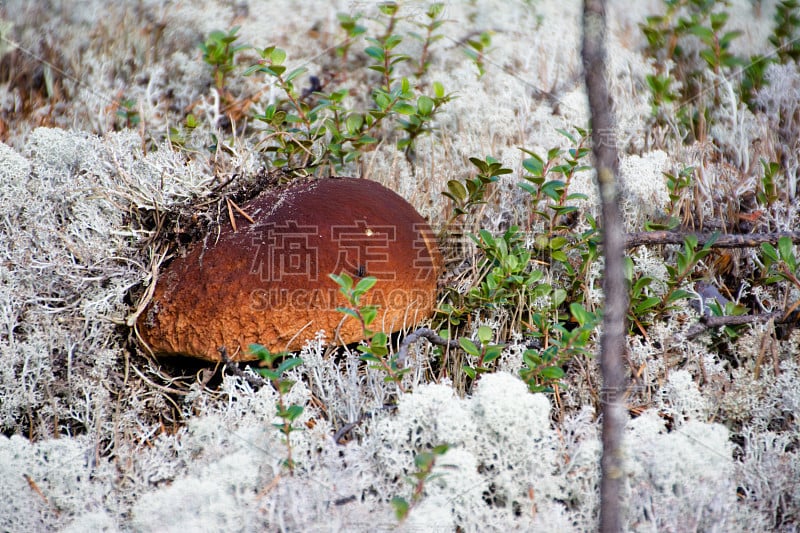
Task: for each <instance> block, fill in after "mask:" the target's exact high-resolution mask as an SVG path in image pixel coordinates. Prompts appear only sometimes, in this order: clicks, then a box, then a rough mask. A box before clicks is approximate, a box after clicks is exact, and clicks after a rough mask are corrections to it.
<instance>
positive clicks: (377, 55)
mask: <svg viewBox="0 0 800 533" xmlns="http://www.w3.org/2000/svg"><path fill="white" fill-rule="evenodd" d="M364 53H365V54H367V55H368V56H369V57H371V58H372V59H374V60H375V61H380V62H383V58H384V56H383V49H382V48H378V47H377V46H368V47H366V48H365V49H364Z"/></svg>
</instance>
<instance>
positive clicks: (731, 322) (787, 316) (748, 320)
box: [684, 309, 797, 340]
mask: <svg viewBox="0 0 800 533" xmlns="http://www.w3.org/2000/svg"><path fill="white" fill-rule="evenodd" d="M796 315H797V313H795V312H792V311H791V309H790V310H789V312H788V313H787V312H785V311H775V312H773V313H764V314H761V315H738V316H703V317H702V318H700V320H699V321H698V322H697V323H696V324H694V325H693V326H692V327H690V328H689V329H688V330H687V331H686V333H685V335H684V337H685V338H686V339H687V340H691V339H694V338H695V337H697V336H699V335H700V334H701V333H703V332H704V331H706V330H708V329H712V328H718V327H720V326H741V325H743V324H760V323H763V322H769V321H770V320H774V321H775V323H776V324H795V323H796V322H797V316H796Z"/></svg>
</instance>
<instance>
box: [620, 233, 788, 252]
mask: <svg viewBox="0 0 800 533" xmlns="http://www.w3.org/2000/svg"><path fill="white" fill-rule="evenodd" d="M690 235H693V236H695V237H696V238H697V244H698V245H700V246H704V245H705V244H706V243H707V242H708V241H709V240H710V239H711V237H712V236H713V235H714V234H713V233H693V232H691V231H637V232H633V233H628V234H626V235H625V248H635V247H636V246H652V245H657V244H683V240H684V239H685V238H686V237H688V236H690ZM781 237H789V238H790V239H792V242H793V243H795V244H800V231H786V232H776V233H748V234H723V235H718V236H717V240H716V241H714V244H712V245H711V248H754V247H756V246H761V245H762V244H763V243H765V242H768V243H772V244H775V243H777V242H778V239H780V238H781Z"/></svg>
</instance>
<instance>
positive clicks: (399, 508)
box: [384, 496, 409, 521]
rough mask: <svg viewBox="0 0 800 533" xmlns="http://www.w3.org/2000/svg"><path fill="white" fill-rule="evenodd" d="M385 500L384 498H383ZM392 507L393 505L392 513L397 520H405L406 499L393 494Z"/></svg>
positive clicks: (406, 514)
mask: <svg viewBox="0 0 800 533" xmlns="http://www.w3.org/2000/svg"><path fill="white" fill-rule="evenodd" d="M384 501H385V500H384ZM391 503H392V507H394V515H395V517H397V520H399V521H403V520H405V518H406V516H408V509H409V505H408V501H407V500H406V499H405V498H401V497H400V496H395V497H394V498H392V501H391Z"/></svg>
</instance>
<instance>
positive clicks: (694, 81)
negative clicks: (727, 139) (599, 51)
mask: <svg viewBox="0 0 800 533" xmlns="http://www.w3.org/2000/svg"><path fill="white" fill-rule="evenodd" d="M664 4H665V7H666V12H665V13H664V14H663V15H652V16H648V17H647V18H646V19H645V23H644V24H641V25H640V27H641V30H642V32H643V33H644V35H645V37H646V39H647V43H648V45H647V49H646V53H647V55H649V56H650V57H652V58H653V59H655V62H654V65H655V72H653V73H652V74H649V75H648V76H647V77H646V81H647V86H648V88H649V89H650V92H651V102H652V108H653V117H654V118H655V120H656V122H657V123H661V124H665V123H667V122H672V123H673V124H674V125H676V126H677V127H678V128H679V133H680V135H681V137H682V138H686V137H687V136H689V135H691V136H692V137H693V138H694V139H700V140H702V139H705V137H706V135H707V132H708V128H709V123H710V120H711V116H710V109H711V108H714V107H716V106H718V105H719V102H720V92H719V84H720V82H721V80H722V78H724V77H730V76H732V75H733V73H734V72H735V69H738V68H740V67H742V66H744V65H746V64H747V62H746V61H745V60H744V59H743V58H741V57H738V56H736V55H734V54H733V53H731V51H730V45H731V43H732V42H733V40H734V39H736V37H738V36H739V35H740V34H741V31H738V30H733V31H725V26H726V24H727V22H728V18H729V15H728V13H727V12H726V11H720V10H719V6H725V5H727V2H724V1H723V2H717V1H715V0H664ZM693 38H694V39H697V40H699V42H700V44H701V46H700V47H695V46H689V45H688V40H689V39H693ZM670 65H672V68H671V69H670V70H669V71H668V70H667V68H669V66H670ZM673 104H674V105H673Z"/></svg>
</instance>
